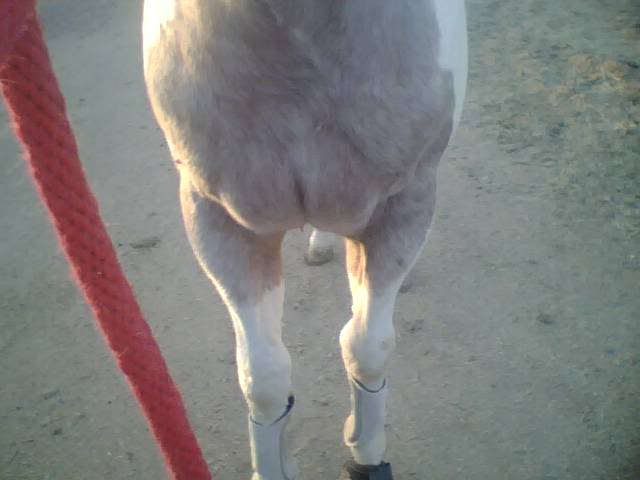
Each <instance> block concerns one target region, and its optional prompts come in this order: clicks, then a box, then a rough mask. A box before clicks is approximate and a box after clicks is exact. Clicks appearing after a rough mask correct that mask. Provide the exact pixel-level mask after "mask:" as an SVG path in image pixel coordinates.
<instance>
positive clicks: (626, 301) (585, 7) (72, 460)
mask: <svg viewBox="0 0 640 480" xmlns="http://www.w3.org/2000/svg"><path fill="white" fill-rule="evenodd" d="M468 6H469V23H470V38H471V69H470V70H471V75H470V90H469V96H468V103H467V108H466V111H465V115H464V119H463V124H462V126H461V128H460V129H459V131H458V134H457V137H456V139H455V141H454V143H453V145H452V146H451V148H450V150H449V153H448V156H447V159H446V160H445V161H444V163H443V165H442V168H441V174H440V179H441V183H440V185H441V187H440V206H439V213H438V220H437V223H436V227H435V229H434V231H433V234H432V236H431V240H430V245H429V246H428V248H427V249H426V251H425V253H424V255H423V256H422V258H421V259H420V261H419V262H418V264H417V267H416V268H415V270H414V272H413V273H412V274H411V275H410V277H409V279H408V281H407V284H406V285H405V288H403V292H404V293H403V294H402V295H401V297H400V298H399V302H398V306H397V313H396V325H397V333H398V352H397V355H396V356H395V359H394V362H393V365H392V368H391V382H392V396H391V400H390V414H389V427H388V432H389V443H390V446H389V451H388V458H389V460H391V462H392V463H393V465H394V469H395V472H396V474H397V478H398V479H405V480H408V479H438V480H445V479H454V478H455V479H479V480H483V479H505V480H506V479H509V480H512V479H522V480H528V479H532V480H533V479H536V480H538V479H545V480H551V479H563V480H564V479H569V480H578V479H580V480H596V479H597V480H601V479H602V480H603V479H607V480H611V479H626V480H632V479H638V478H640V433H638V432H639V430H638V428H639V427H640V409H639V408H638V405H639V402H638V394H639V393H640V388H639V386H640V375H639V373H640V372H639V370H640V366H639V352H640V325H639V320H640V294H639V290H640V289H639V286H640V188H639V182H640V142H638V139H639V136H638V122H639V120H640V115H639V108H640V107H639V100H640V69H639V64H638V62H639V61H640V41H639V40H640V27H639V22H640V7H639V4H638V3H637V2H635V1H634V0H616V1H614V0H581V1H578V0H566V1H563V2H557V1H553V0H518V1H511V2H508V1H505V0H471V1H469V2H468ZM40 11H41V14H42V19H43V22H44V25H45V29H46V33H47V38H48V39H49V45H50V48H51V51H52V56H53V60H54V64H55V67H56V69H57V72H58V74H59V77H60V80H61V83H62V86H63V90H64V92H65V94H66V96H67V102H68V107H69V111H70V116H71V119H72V122H73V125H74V127H75V129H76V133H77V136H78V139H79V143H80V150H81V154H82V157H83V159H84V162H85V165H86V169H87V172H88V175H89V178H90V180H91V182H92V184H93V187H94V189H95V192H96V194H97V196H98V198H99V201H100V204H101V207H102V211H103V214H104V218H105V220H106V222H107V223H108V224H109V229H110V232H111V234H112V237H113V241H114V243H115V244H116V245H117V247H118V251H119V254H120V258H121V260H122V262H123V264H124V267H125V269H126V271H127V273H128V275H129V276H130V279H131V281H132V283H133V284H134V285H135V288H136V291H137V293H138V295H139V298H140V302H141V303H142V306H143V308H144V310H145V312H146V314H147V317H148V319H149V322H150V323H151V325H152V326H153V329H154V331H155V333H156V335H157V338H158V340H159V342H160V344H161V346H162V348H163V351H164V353H165V355H166V358H167V360H168V362H169V365H170V367H171V370H172V372H173V374H174V375H175V379H176V380H177V381H178V382H179V384H180V387H181V389H182V392H183V394H184V397H185V401H186V403H187V406H188V409H189V412H190V416H191V419H192V421H193V424H194V426H195V428H196V430H197V434H198V436H199V438H200V441H201V444H202V447H203V449H204V453H205V455H206V458H207V461H208V462H209V464H210V466H211V470H212V472H213V474H214V476H215V478H216V479H219V480H234V479H243V478H247V477H248V472H249V458H248V454H247V452H248V448H247V445H246V440H247V438H246V432H245V422H246V418H245V409H244V405H243V403H242V398H241V395H240V391H239V388H238V387H237V384H236V380H235V366H234V360H233V351H232V344H233V342H232V332H231V329H230V326H229V322H228V320H227V316H226V312H225V311H224V309H223V307H222V306H221V304H220V301H219V300H218V298H217V296H216V295H215V294H214V293H213V291H212V287H211V286H210V285H209V284H208V282H207V280H206V279H205V278H204V276H203V275H202V274H201V273H200V272H199V270H198V268H197V266H196V263H195V261H194V260H193V259H192V256H191V253H190V251H189V248H188V246H187V243H186V241H185V237H184V234H183V231H182V227H181V222H180V218H179V214H178V205H177V202H176V197H177V196H176V187H177V182H176V176H175V174H174V172H173V167H172V165H171V163H170V161H169V157H168V152H167V149H166V147H165V145H164V141H163V139H162V137H161V135H160V132H159V131H158V129H157V128H156V126H155V124H154V122H153V121H152V118H151V115H150V112H149V108H148V106H147V100H146V97H145V94H144V89H143V83H142V78H141V66H140V32H139V23H140V14H141V5H140V2H132V1H130V0H117V1H115V0H91V1H86V2H79V1H75V0H42V1H41V2H40ZM0 140H1V143H0V156H1V161H0V258H1V259H2V261H1V262H0V282H1V283H0V312H1V313H0V317H1V318H0V366H1V369H0V425H2V427H1V428H0V478H2V479H34V480H44V479H106V478H113V479H159V478H166V477H165V474H164V470H163V466H162V464H161V462H160V460H159V456H158V454H157V452H156V448H155V446H154V444H153V443H152V441H151V439H150V436H149V434H148V431H147V429H146V426H145V424H144V422H143V420H142V418H141V416H140V415H139V413H138V411H137V408H136V405H135V403H134V401H133V400H132V398H131V395H130V394H129V392H128V390H127V388H126V386H125V385H124V382H123V380H122V379H121V377H120V376H119V373H118V372H117V371H116V370H115V368H114V366H113V364H112V362H111V359H110V356H109V354H108V352H107V351H106V349H105V346H104V345H103V342H102V339H101V338H100V336H99V335H98V333H97V332H96V330H95V328H94V325H93V319H92V318H91V316H90V314H89V312H88V309H87V308H86V307H85V305H84V304H83V302H82V299H81V298H80V297H79V295H78V293H77V292H76V290H75V287H74V285H73V284H72V283H71V281H70V279H69V275H68V268H67V265H66V264H65V262H64V260H63V259H62V258H61V256H60V254H59V250H58V248H57V246H56V244H55V241H54V238H53V235H52V231H51V228H50V226H49V224H48V221H47V220H46V218H45V217H44V215H43V210H42V208H41V207H40V205H39V204H38V200H37V198H36V196H35V194H34V190H33V188H32V186H31V184H30V180H29V178H28V177H27V175H26V173H25V168H24V165H23V162H22V160H21V159H20V154H19V151H18V148H17V146H16V144H15V142H14V141H13V139H12V134H11V131H10V129H9V127H8V125H7V122H6V120H5V119H4V117H3V119H1V121H0ZM304 240H305V239H304V236H303V235H302V234H300V233H294V234H291V235H290V237H289V238H288V240H287V246H286V250H287V265H286V271H287V288H288V290H287V298H286V307H285V323H286V330H285V335H286V343H287V345H288V346H289V347H290V349H291V352H292V355H293V357H294V362H295V374H294V375H295V384H296V388H297V395H298V405H299V408H298V409H297V411H296V415H295V420H294V422H293V424H292V427H293V428H292V433H293V436H294V445H295V449H296V451H297V452H298V455H299V460H300V463H301V468H302V472H303V475H302V479H307V480H312V479H332V478H337V475H338V471H339V468H340V465H341V463H342V461H343V460H344V459H345V458H346V457H347V452H346V450H345V449H344V447H342V445H341V439H340V436H341V433H340V432H341V427H342V421H343V418H344V416H345V415H346V412H347V388H346V383H345V379H344V375H343V371H342V366H341V363H340V357H339V353H338V345H337V341H336V336H337V333H338V331H339V328H340V326H341V325H342V324H343V323H344V322H345V321H346V320H347V319H348V316H349V298H348V294H347V285H346V278H345V274H344V271H343V267H342V262H341V261H339V260H337V261H334V262H333V263H331V264H329V265H326V266H324V267H320V268H309V267H307V266H305V265H304V263H303V260H302V252H303V248H304Z"/></svg>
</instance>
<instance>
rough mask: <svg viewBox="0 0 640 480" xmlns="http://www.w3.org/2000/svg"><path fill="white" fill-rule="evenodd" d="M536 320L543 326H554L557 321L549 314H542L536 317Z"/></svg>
mask: <svg viewBox="0 0 640 480" xmlns="http://www.w3.org/2000/svg"><path fill="white" fill-rule="evenodd" d="M536 320H537V321H538V322H540V323H541V324H543V325H553V324H554V323H556V321H555V320H554V319H553V317H552V316H551V315H549V314H548V313H544V312H540V313H538V316H537V317H536Z"/></svg>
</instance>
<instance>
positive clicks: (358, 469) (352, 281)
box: [340, 179, 435, 480]
mask: <svg viewBox="0 0 640 480" xmlns="http://www.w3.org/2000/svg"><path fill="white" fill-rule="evenodd" d="M434 202H435V180H434V179H429V180H428V181H427V182H426V183H425V184H424V185H422V186H420V187H416V188H414V189H410V190H408V191H407V192H405V193H401V194H399V195H397V196H395V197H392V198H390V199H389V200H387V202H386V204H385V205H383V206H381V207H380V208H379V210H378V213H376V214H375V216H374V219H373V221H372V222H371V223H370V225H369V226H368V227H367V229H366V230H365V231H364V232H362V233H361V234H359V235H356V236H353V237H352V238H349V239H347V240H346V249H347V270H348V275H349V285H350V288H351V294H352V297H353V306H352V318H351V320H349V322H348V323H347V324H346V325H345V326H344V328H343V329H342V331H341V333H340V345H341V349H342V357H343V360H344V365H345V368H346V370H347V374H348V378H349V385H350V389H351V414H350V415H349V417H348V418H347V421H346V423H345V428H344V441H345V443H346V445H347V446H348V447H349V448H350V450H351V453H352V455H353V461H351V462H347V464H346V465H345V468H344V470H343V476H342V477H341V478H343V479H369V478H371V479H373V478H376V479H381V480H382V479H384V480H390V479H391V478H392V475H391V469H390V466H389V465H388V464H386V463H383V455H384V452H385V449H386V440H385V431H384V423H385V403H386V397H387V392H388V388H389V387H388V384H387V380H386V370H387V365H388V362H389V359H390V357H391V354H392V352H393V350H394V348H395V330H394V326H393V309H394V305H395V300H396V296H397V294H398V290H399V288H400V286H401V284H402V281H403V280H404V278H405V276H406V275H407V273H408V272H409V270H410V269H411V267H412V266H413V264H414V262H415V260H416V258H417V256H418V254H419V252H420V251H421V249H422V246H423V244H424V242H425V239H426V235H427V232H428V229H429V225H430V223H431V218H432V216H433V210H434Z"/></svg>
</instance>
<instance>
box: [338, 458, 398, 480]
mask: <svg viewBox="0 0 640 480" xmlns="http://www.w3.org/2000/svg"><path fill="white" fill-rule="evenodd" d="M339 480H393V475H392V473H391V464H389V463H384V462H383V463H381V464H380V465H360V464H358V463H356V462H354V461H353V460H349V461H348V462H346V463H345V464H344V466H343V467H342V473H341V475H340V479H339Z"/></svg>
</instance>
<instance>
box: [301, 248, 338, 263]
mask: <svg viewBox="0 0 640 480" xmlns="http://www.w3.org/2000/svg"><path fill="white" fill-rule="evenodd" d="M331 260H333V248H331V247H328V248H319V249H317V250H311V249H310V250H309V251H308V252H307V253H305V254H304V261H305V262H306V263H307V265H310V266H312V267H316V266H318V265H324V264H325V263H328V262H330V261H331Z"/></svg>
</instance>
